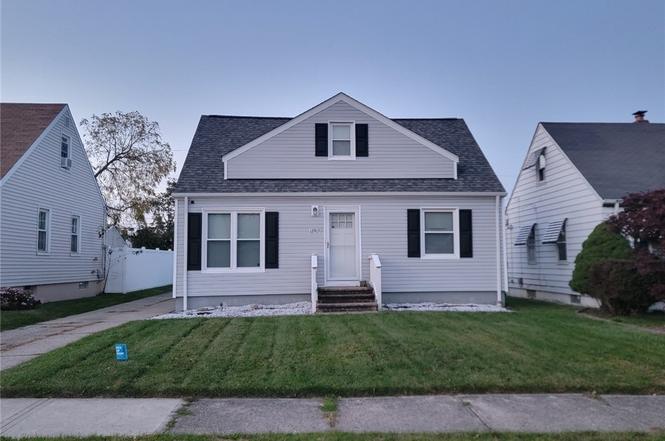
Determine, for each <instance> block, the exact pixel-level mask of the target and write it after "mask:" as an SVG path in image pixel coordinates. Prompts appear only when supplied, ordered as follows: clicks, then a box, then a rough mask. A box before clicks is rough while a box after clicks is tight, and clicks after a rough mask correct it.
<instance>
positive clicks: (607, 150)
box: [542, 123, 665, 199]
mask: <svg viewBox="0 0 665 441" xmlns="http://www.w3.org/2000/svg"><path fill="white" fill-rule="evenodd" d="M542 124H543V127H544V128H545V130H547V132H548V133H549V134H550V135H551V136H552V137H553V138H554V140H555V141H556V143H557V144H558V145H559V146H560V147H561V148H562V149H563V151H564V152H565V153H566V155H567V156H568V157H569V158H570V160H571V161H572V162H573V163H574V164H575V167H577V169H578V170H579V171H580V172H581V173H582V174H583V175H584V177H585V178H586V179H587V181H589V183H590V184H591V186H593V188H594V189H595V190H596V192H597V193H598V194H599V195H600V197H602V198H603V199H620V198H622V197H623V196H625V195H627V194H628V193H634V192H640V191H648V190H655V189H658V188H665V124H653V123H639V124H637V123H542Z"/></svg>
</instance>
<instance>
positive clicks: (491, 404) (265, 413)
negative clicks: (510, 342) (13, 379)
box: [0, 394, 665, 437]
mask: <svg viewBox="0 0 665 441" xmlns="http://www.w3.org/2000/svg"><path fill="white" fill-rule="evenodd" d="M322 401H323V400H321V399H292V398H275V399H271V398H265V399H264V398H257V399H254V398H227V399H201V400H197V401H194V402H192V403H185V402H184V401H182V400H177V399H97V398H93V399H4V400H0V404H1V409H0V410H1V411H0V414H1V419H2V430H1V431H0V432H1V434H2V435H6V436H16V437H20V436H29V435H32V436H56V435H78V436H87V435H94V434H99V435H111V434H117V435H139V434H151V433H160V432H163V431H168V432H171V433H179V434H185V433H195V434H232V433H246V434H247V433H265V432H274V433H309V432H327V431H340V432H580V431H602V432H632V431H636V432H649V431H656V430H665V396H663V395H658V396H647V395H639V396H636V395H602V396H597V397H589V396H586V395H581V394H535V395H532V394H520V395H517V394H505V395H504V394H486V395H432V396H406V397H367V398H344V399H340V400H339V402H338V409H337V412H336V415H335V416H334V418H329V417H327V416H326V415H325V414H324V413H323V412H322V411H321V404H322Z"/></svg>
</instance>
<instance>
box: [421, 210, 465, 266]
mask: <svg viewBox="0 0 665 441" xmlns="http://www.w3.org/2000/svg"><path fill="white" fill-rule="evenodd" d="M421 218H422V222H423V225H422V232H423V237H422V242H423V243H424V244H425V254H424V257H455V256H456V255H457V246H456V243H457V239H456V237H457V234H456V231H457V212H456V211H454V210H423V216H422V217H421Z"/></svg>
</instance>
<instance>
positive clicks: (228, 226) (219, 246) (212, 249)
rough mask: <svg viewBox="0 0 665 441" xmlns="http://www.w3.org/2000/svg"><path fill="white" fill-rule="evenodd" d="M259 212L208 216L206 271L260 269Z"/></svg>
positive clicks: (261, 256)
mask: <svg viewBox="0 0 665 441" xmlns="http://www.w3.org/2000/svg"><path fill="white" fill-rule="evenodd" d="M262 223H263V213H250V212H228V213H208V215H207V230H206V231H207V238H206V252H205V256H206V268H221V269H248V268H255V269H258V268H261V267H262V260H263V247H262V246H261V243H262V241H263V237H262V236H263V235H262V234H261V232H262V228H261V225H262Z"/></svg>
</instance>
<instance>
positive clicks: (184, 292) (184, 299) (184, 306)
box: [182, 196, 189, 311]
mask: <svg viewBox="0 0 665 441" xmlns="http://www.w3.org/2000/svg"><path fill="white" fill-rule="evenodd" d="M184 211H185V228H184V230H185V231H184V232H183V233H184V234H185V240H184V245H183V248H182V250H183V256H184V260H185V261H184V266H183V270H184V271H183V275H182V309H183V311H186V310H187V232H188V231H189V226H188V220H189V216H188V214H189V196H185V210H184Z"/></svg>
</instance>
